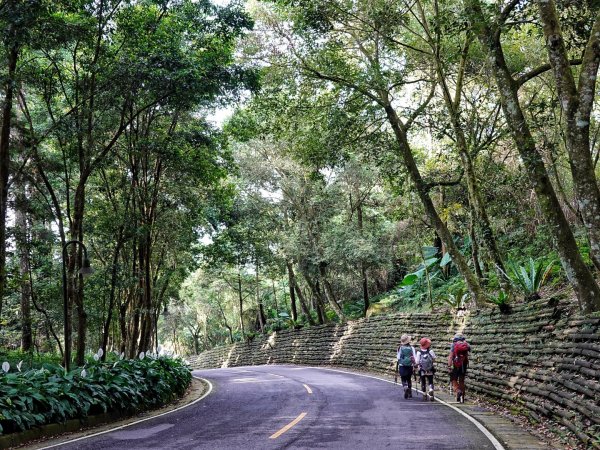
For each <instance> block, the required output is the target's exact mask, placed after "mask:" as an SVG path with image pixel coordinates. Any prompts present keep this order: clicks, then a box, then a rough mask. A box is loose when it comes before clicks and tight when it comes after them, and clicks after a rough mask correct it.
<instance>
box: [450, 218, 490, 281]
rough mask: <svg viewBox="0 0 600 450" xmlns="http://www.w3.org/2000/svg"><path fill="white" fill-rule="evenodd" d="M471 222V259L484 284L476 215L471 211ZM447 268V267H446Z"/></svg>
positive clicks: (476, 273) (478, 276)
mask: <svg viewBox="0 0 600 450" xmlns="http://www.w3.org/2000/svg"><path fill="white" fill-rule="evenodd" d="M470 216H471V217H470V218H469V219H470V220H469V237H470V238H471V259H472V260H473V267H474V268H475V275H477V278H479V281H480V282H483V273H482V272H481V263H480V261H479V244H478V243H477V235H476V234H475V217H474V216H475V213H474V212H473V210H472V209H471V211H470ZM446 267H447V266H446Z"/></svg>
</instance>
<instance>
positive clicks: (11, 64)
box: [0, 26, 19, 318]
mask: <svg viewBox="0 0 600 450" xmlns="http://www.w3.org/2000/svg"><path fill="white" fill-rule="evenodd" d="M15 33H16V32H15V30H14V27H13V26H10V27H9V30H8V35H9V36H10V37H11V38H13V39H14V38H16V36H15ZM18 57H19V48H18V46H17V44H15V43H13V44H11V45H10V47H9V49H8V74H7V76H6V82H5V83H4V104H3V106H2V126H1V128H0V318H1V317H2V305H3V302H4V292H5V290H6V210H7V207H8V178H9V175H10V128H11V120H12V107H13V96H14V90H15V72H16V70H17V59H18Z"/></svg>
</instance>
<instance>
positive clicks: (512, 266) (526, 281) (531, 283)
mask: <svg viewBox="0 0 600 450" xmlns="http://www.w3.org/2000/svg"><path fill="white" fill-rule="evenodd" d="M555 263H556V261H551V262H550V263H549V264H547V265H544V264H545V263H544V261H543V260H539V261H537V262H536V261H534V260H533V258H529V267H527V266H518V265H517V264H516V263H515V262H513V261H508V262H507V263H506V266H507V267H508V271H509V278H510V279H511V281H512V282H513V284H514V285H515V286H516V287H518V288H519V289H520V290H521V291H522V292H523V293H524V294H525V295H526V297H527V298H528V299H537V298H540V297H539V293H538V291H539V290H540V289H541V287H542V286H543V285H544V284H545V283H546V281H547V279H548V277H549V276H550V273H551V272H552V268H553V267H554V264H555Z"/></svg>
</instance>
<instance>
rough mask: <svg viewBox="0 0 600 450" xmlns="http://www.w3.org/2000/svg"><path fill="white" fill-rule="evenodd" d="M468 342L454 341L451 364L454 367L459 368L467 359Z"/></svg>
mask: <svg viewBox="0 0 600 450" xmlns="http://www.w3.org/2000/svg"><path fill="white" fill-rule="evenodd" d="M469 350H470V347H469V344H467V342H466V341H458V342H455V343H454V352H453V353H454V355H453V357H452V365H453V366H454V367H455V368H456V369H460V368H461V367H462V366H463V365H464V364H465V362H466V361H468V359H469Z"/></svg>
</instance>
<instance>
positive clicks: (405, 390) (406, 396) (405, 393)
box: [404, 388, 408, 400]
mask: <svg viewBox="0 0 600 450" xmlns="http://www.w3.org/2000/svg"><path fill="white" fill-rule="evenodd" d="M407 398H408V388H404V399H405V400H406V399H407Z"/></svg>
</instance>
